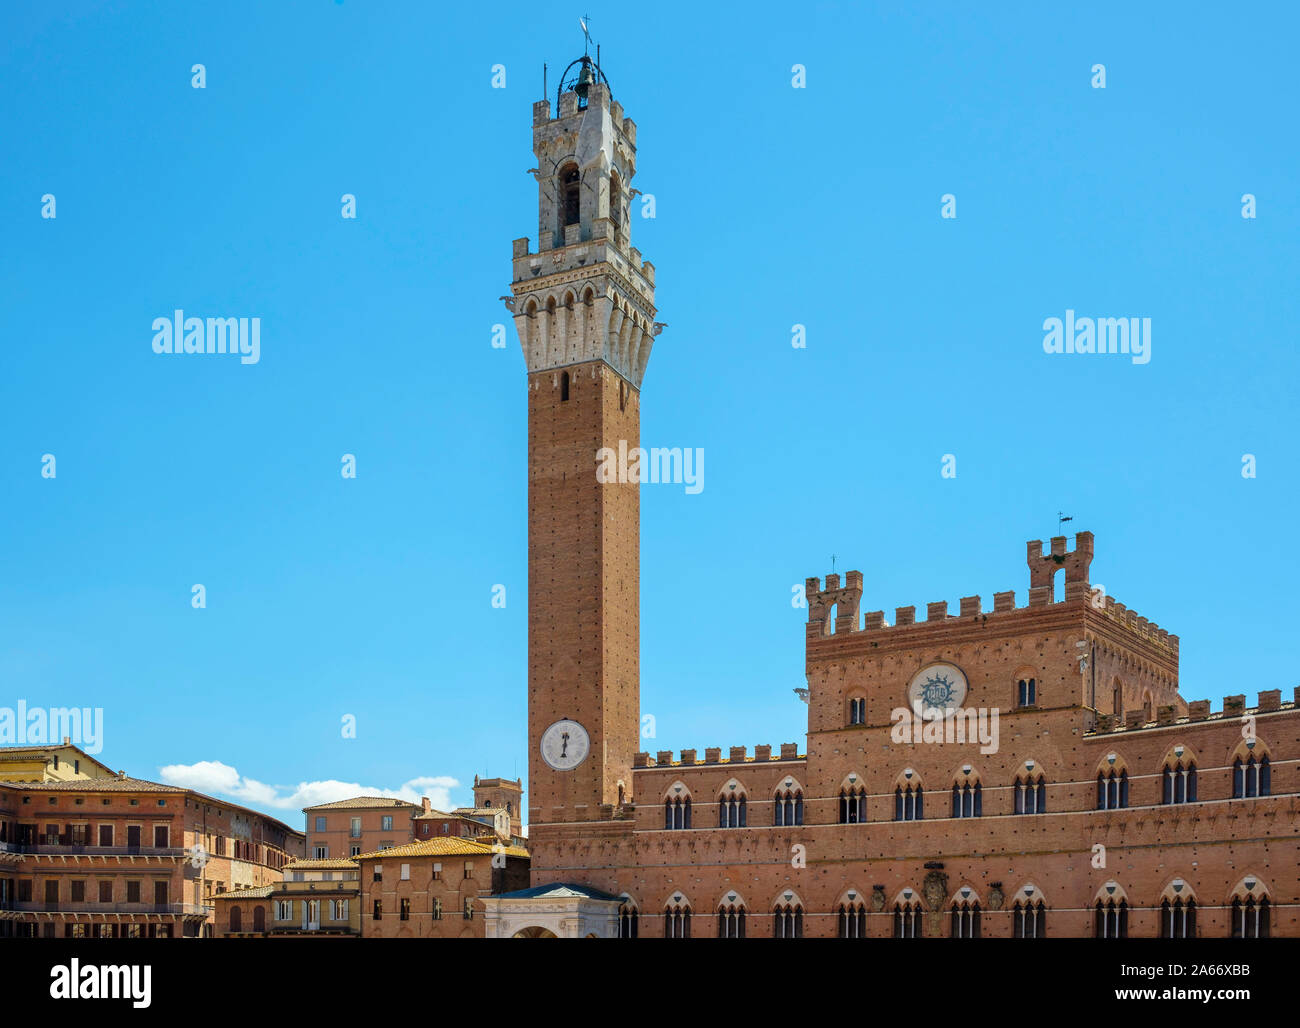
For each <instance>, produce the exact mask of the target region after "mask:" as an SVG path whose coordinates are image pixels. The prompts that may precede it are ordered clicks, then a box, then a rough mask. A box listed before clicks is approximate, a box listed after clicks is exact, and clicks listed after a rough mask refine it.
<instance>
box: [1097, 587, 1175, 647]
mask: <svg viewBox="0 0 1300 1028" xmlns="http://www.w3.org/2000/svg"><path fill="white" fill-rule="evenodd" d="M1092 606H1093V609H1095V610H1097V611H1099V612H1100V613H1102V614H1103V615H1105V617H1106V618H1107V619H1108V620H1110V621H1113V622H1115V623H1116V624H1117V625H1119V626H1120V627H1121V628H1123V629H1125V630H1126V631H1128V632H1131V633H1132V634H1134V635H1138V636H1141V637H1142V638H1143V639H1145V640H1146V641H1147V642H1149V643H1151V644H1152V645H1153V646H1155V647H1157V648H1158V649H1164V650H1168V651H1169V652H1170V653H1172V654H1173V655H1174V656H1177V655H1178V636H1176V635H1174V634H1173V633H1171V632H1169V631H1167V630H1165V629H1163V628H1161V627H1160V626H1159V625H1157V624H1156V623H1155V622H1154V621H1151V620H1149V619H1147V618H1144V617H1142V616H1141V615H1139V614H1138V613H1137V612H1136V611H1133V610H1129V609H1128V608H1127V607H1126V606H1124V604H1122V603H1120V602H1119V601H1118V600H1117V599H1115V597H1113V596H1105V597H1103V596H1101V595H1099V594H1098V595H1096V596H1094V597H1093V603H1092Z"/></svg>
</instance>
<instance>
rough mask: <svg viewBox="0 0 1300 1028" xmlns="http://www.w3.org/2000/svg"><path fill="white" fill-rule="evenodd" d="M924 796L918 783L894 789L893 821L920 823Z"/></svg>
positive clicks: (923, 813) (922, 814)
mask: <svg viewBox="0 0 1300 1028" xmlns="http://www.w3.org/2000/svg"><path fill="white" fill-rule="evenodd" d="M924 802H925V796H924V794H923V792H922V790H921V784H920V783H919V782H917V783H915V784H913V783H911V782H909V783H908V784H907V785H906V786H903V785H899V786H898V787H897V788H896V789H894V820H895V821H920V820H921V819H922V818H923V817H924V816H925V809H924Z"/></svg>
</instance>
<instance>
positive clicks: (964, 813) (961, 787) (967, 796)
mask: <svg viewBox="0 0 1300 1028" xmlns="http://www.w3.org/2000/svg"><path fill="white" fill-rule="evenodd" d="M981 792H982V790H981V789H980V783H979V781H978V780H976V781H974V782H972V781H965V782H961V783H957V782H954V783H953V785H952V816H953V817H979V816H981V814H983V803H982V797H981Z"/></svg>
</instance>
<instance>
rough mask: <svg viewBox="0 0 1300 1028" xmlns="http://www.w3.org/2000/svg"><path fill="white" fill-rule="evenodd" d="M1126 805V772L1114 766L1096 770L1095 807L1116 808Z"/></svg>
mask: <svg viewBox="0 0 1300 1028" xmlns="http://www.w3.org/2000/svg"><path fill="white" fill-rule="evenodd" d="M1127 806H1128V772H1127V771H1125V770H1123V769H1120V771H1119V773H1118V774H1117V773H1116V772H1115V769H1114V768H1110V769H1109V770H1106V771H1099V772H1097V809H1098V810H1116V809H1118V808H1120V807H1127Z"/></svg>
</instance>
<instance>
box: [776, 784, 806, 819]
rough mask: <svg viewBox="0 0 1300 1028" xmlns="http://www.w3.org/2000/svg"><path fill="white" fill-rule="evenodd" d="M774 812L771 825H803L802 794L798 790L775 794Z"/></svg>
mask: <svg viewBox="0 0 1300 1028" xmlns="http://www.w3.org/2000/svg"><path fill="white" fill-rule="evenodd" d="M774 805H775V807H776V812H775V814H774V816H773V820H772V823H773V824H775V825H777V826H778V827H779V826H789V825H801V824H803V792H802V790H800V789H797V788H795V789H783V790H782V791H781V792H778V793H777V794H776V800H775V804H774Z"/></svg>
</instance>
